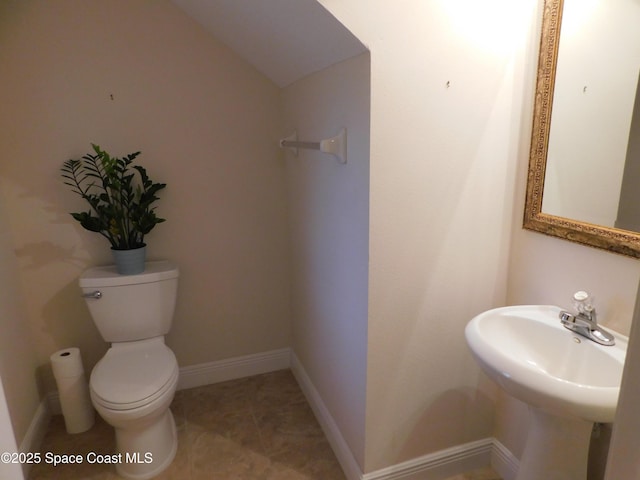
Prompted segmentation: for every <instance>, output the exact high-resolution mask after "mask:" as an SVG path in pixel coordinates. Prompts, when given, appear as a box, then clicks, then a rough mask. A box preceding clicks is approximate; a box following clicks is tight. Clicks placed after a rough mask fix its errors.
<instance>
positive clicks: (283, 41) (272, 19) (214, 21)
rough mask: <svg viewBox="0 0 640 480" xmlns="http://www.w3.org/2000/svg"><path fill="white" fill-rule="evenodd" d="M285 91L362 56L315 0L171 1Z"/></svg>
mask: <svg viewBox="0 0 640 480" xmlns="http://www.w3.org/2000/svg"><path fill="white" fill-rule="evenodd" d="M172 1H173V3H175V4H176V5H177V6H178V7H179V8H181V9H182V10H184V11H185V12H186V13H187V14H188V15H190V16H191V17H193V18H194V19H195V20H197V21H198V22H199V23H200V24H202V25H203V26H204V27H205V28H206V29H208V30H209V31H210V32H211V33H212V34H213V35H214V36H215V37H216V38H217V39H219V40H221V41H222V42H224V43H225V44H227V45H228V46H229V47H230V48H231V49H233V50H234V51H235V52H236V53H238V55H240V56H241V57H243V58H244V59H245V60H247V62H249V63H250V64H252V65H253V66H254V67H256V68H257V69H258V70H259V71H261V72H262V73H263V74H264V75H266V76H267V77H269V78H270V79H271V80H272V81H273V82H274V83H276V84H277V85H279V86H281V87H284V86H287V85H289V84H291V83H293V82H295V81H296V80H298V79H300V78H303V77H305V76H307V75H309V74H311V73H313V72H317V71H320V70H322V69H324V68H326V67H328V66H330V65H333V64H334V63H338V62H340V61H342V60H346V59H348V58H351V57H353V56H356V55H358V54H360V53H363V52H365V51H366V47H365V46H364V45H363V44H362V43H361V42H360V41H359V40H358V39H357V38H356V37H355V36H353V35H352V34H351V32H349V30H347V29H346V28H345V27H344V25H342V24H341V23H340V22H339V21H338V20H337V19H336V18H335V17H333V15H331V14H330V13H329V12H328V11H327V10H326V9H325V8H324V7H323V6H322V5H320V4H319V3H318V2H317V1H316V0H172Z"/></svg>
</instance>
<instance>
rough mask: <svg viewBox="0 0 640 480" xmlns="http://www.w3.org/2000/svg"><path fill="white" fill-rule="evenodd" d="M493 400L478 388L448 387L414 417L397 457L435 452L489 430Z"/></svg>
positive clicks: (487, 432)
mask: <svg viewBox="0 0 640 480" xmlns="http://www.w3.org/2000/svg"><path fill="white" fill-rule="evenodd" d="M494 403H495V400H494V399H493V398H492V397H490V396H489V395H487V394H486V393H484V392H482V391H481V390H480V389H475V388H471V387H463V388H458V389H453V390H448V391H446V392H444V393H443V394H441V395H440V396H439V397H437V398H436V399H435V400H433V401H432V402H431V403H430V404H429V406H428V407H427V408H426V409H425V410H424V411H423V412H422V413H421V414H419V415H418V416H417V417H416V418H414V419H412V423H413V424H414V428H413V429H412V430H411V433H410V434H409V435H408V437H407V438H406V440H405V441H404V446H403V447H402V449H401V451H400V458H399V459H398V461H405V460H409V459H412V458H417V457H419V456H422V455H424V453H425V452H437V451H440V450H444V449H446V448H450V447H453V446H456V445H459V444H460V441H459V439H460V438H463V439H464V442H463V443H465V442H472V441H474V440H481V439H483V438H487V437H488V436H490V435H492V433H493V430H492V429H493V420H494V410H495V406H494Z"/></svg>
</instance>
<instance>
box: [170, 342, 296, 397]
mask: <svg viewBox="0 0 640 480" xmlns="http://www.w3.org/2000/svg"><path fill="white" fill-rule="evenodd" d="M290 355H291V349H290V348H282V349H280V350H271V351H269V352H264V353H256V354H253V355H244V356H241V357H233V358H227V359H224V360H218V361H215V362H209V363H200V364H198V365H190V366H188V367H182V368H181V369H180V379H179V380H178V390H184V389H187V388H194V387H201V386H203V385H211V384H213V383H219V382H225V381H227V380H235V379H236V378H243V377H250V376H252V375H260V374H261V373H268V372H273V371H276V370H283V369H285V368H289V366H290Z"/></svg>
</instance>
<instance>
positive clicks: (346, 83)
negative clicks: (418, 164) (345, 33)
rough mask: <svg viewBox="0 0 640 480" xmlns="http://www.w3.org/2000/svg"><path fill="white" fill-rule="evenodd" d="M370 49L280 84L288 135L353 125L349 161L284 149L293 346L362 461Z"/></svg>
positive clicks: (324, 133)
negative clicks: (313, 72) (295, 80)
mask: <svg viewBox="0 0 640 480" xmlns="http://www.w3.org/2000/svg"><path fill="white" fill-rule="evenodd" d="M369 73H370V62H369V55H368V54H363V55H360V56H358V57H356V58H354V59H351V60H347V61H344V62H342V63H339V64H337V65H334V66H332V67H329V68H327V69H325V70H322V71H321V72H319V73H316V74H313V75H310V76H308V77H306V78H304V79H302V80H299V81H298V82H296V83H294V84H293V85H291V86H289V87H287V88H285V89H284V90H283V102H284V116H285V119H286V127H285V129H284V132H285V133H289V132H291V131H293V130H297V132H298V137H299V139H300V140H320V139H322V138H327V137H331V136H333V135H335V134H337V133H338V131H339V129H340V128H342V127H345V128H346V129H347V164H346V165H342V164H340V163H338V161H337V160H336V158H335V157H334V156H332V155H327V154H325V153H321V152H317V151H313V150H299V155H298V157H294V156H293V155H292V154H291V153H287V172H288V180H289V184H288V189H289V211H290V218H291V245H292V257H293V262H292V263H293V271H292V299H293V302H292V306H293V308H292V328H293V344H292V346H293V350H294V352H295V354H296V356H297V357H298V358H299V359H300V362H301V363H302V364H303V366H304V368H305V371H306V372H307V374H308V375H309V377H310V379H311V381H312V382H313V384H314V386H315V387H316V389H317V390H318V392H319V394H320V395H321V397H322V399H323V402H324V403H325V405H326V406H327V408H328V409H329V411H330V412H331V415H332V417H333V418H334V420H335V421H336V424H337V425H338V426H339V428H340V430H341V433H342V435H343V437H344V439H345V440H346V442H347V444H348V445H349V447H350V449H351V451H352V453H353V455H354V457H355V458H356V459H357V461H358V462H359V463H360V465H362V464H363V459H364V444H365V401H366V399H365V395H366V380H367V369H366V365H367V268H368V260H369V257H368V239H369V228H368V227H369V77H370V75H369Z"/></svg>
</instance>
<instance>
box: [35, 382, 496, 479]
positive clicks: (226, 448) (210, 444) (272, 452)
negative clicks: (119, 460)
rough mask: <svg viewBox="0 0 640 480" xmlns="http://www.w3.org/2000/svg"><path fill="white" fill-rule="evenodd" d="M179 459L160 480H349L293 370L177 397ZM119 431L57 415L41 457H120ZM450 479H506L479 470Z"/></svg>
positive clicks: (46, 471) (49, 475)
mask: <svg viewBox="0 0 640 480" xmlns="http://www.w3.org/2000/svg"><path fill="white" fill-rule="evenodd" d="M171 410H172V412H173V414H174V417H175V420H176V425H177V427H178V453H177V454H176V458H175V460H174V461H173V463H172V464H171V466H170V467H169V468H168V469H167V470H165V471H164V472H163V473H161V474H160V475H159V476H157V477H155V478H156V479H158V480H210V479H215V480H231V479H233V480H245V479H247V480H345V476H344V474H343V473H342V470H341V469H340V465H339V464H338V461H337V460H336V457H335V455H334V454H333V451H332V450H331V447H330V446H329V443H328V442H327V440H326V438H325V436H324V434H323V432H322V429H321V428H320V425H319V424H318V422H317V421H316V419H315V417H314V416H313V412H312V411H311V408H310V407H309V405H308V404H307V402H306V399H305V397H304V395H303V393H302V392H301V390H300V388H299V387H298V385H297V383H296V381H295V379H294V377H293V375H292V374H291V372H290V371H288V370H282V371H278V372H272V373H267V374H264V375H257V376H255V377H248V378H242V379H239V380H232V381H229V382H224V383H218V384H215V385H207V386H204V387H197V388H192V389H189V390H181V391H179V392H176V397H175V399H174V401H173V404H172V405H171ZM114 447H115V445H114V435H113V429H112V428H111V427H110V426H109V425H107V424H106V423H104V422H103V421H102V419H100V417H99V416H98V415H97V414H96V424H95V425H94V426H93V428H91V429H90V430H89V431H87V432H85V433H81V434H76V435H69V434H67V433H66V431H65V427H64V419H63V418H62V416H60V415H58V416H54V417H53V418H52V420H51V423H50V425H49V429H48V431H47V434H46V436H45V438H44V441H43V444H42V447H41V452H42V453H43V454H44V453H45V452H52V453H57V454H66V455H69V454H81V455H83V456H86V454H87V453H89V452H96V453H101V454H105V455H108V454H111V453H113V452H114ZM50 479H65V480H119V479H120V477H119V476H118V475H117V474H116V473H115V468H114V466H113V465H108V464H88V463H86V462H83V463H82V464H66V465H58V466H55V467H54V466H53V465H51V464H47V463H44V462H43V463H40V464H38V465H34V466H33V468H32V469H31V472H30V475H29V480H50ZM449 480H500V478H499V477H498V476H497V475H496V474H495V473H494V472H493V471H491V470H490V469H481V470H477V471H474V472H469V473H467V474H462V475H458V476H455V477H453V478H451V479H449Z"/></svg>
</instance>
